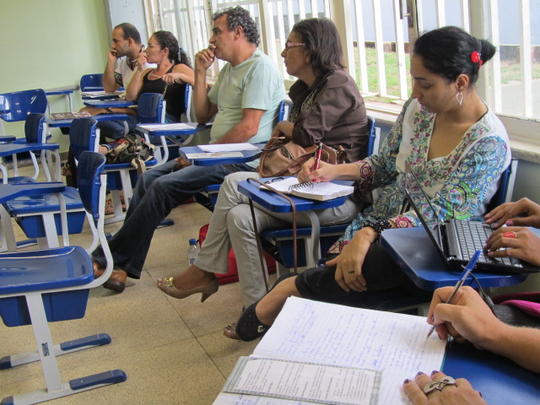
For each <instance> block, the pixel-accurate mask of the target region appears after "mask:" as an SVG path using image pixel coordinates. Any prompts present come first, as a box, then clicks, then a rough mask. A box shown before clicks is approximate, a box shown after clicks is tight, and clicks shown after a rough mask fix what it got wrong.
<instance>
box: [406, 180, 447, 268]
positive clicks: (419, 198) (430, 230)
mask: <svg viewBox="0 0 540 405" xmlns="http://www.w3.org/2000/svg"><path fill="white" fill-rule="evenodd" d="M404 183H405V184H404V191H405V195H406V196H407V199H408V200H409V203H410V204H411V207H412V208H413V209H414V211H415V212H416V215H417V216H418V219H419V220H420V222H421V223H422V226H423V227H424V229H425V230H426V232H427V234H428V236H429V238H430V240H431V242H432V243H433V246H435V248H436V249H437V251H438V252H439V254H440V255H441V257H442V258H443V259H444V260H446V259H447V258H446V255H445V254H444V242H443V236H442V226H441V225H442V223H441V221H440V219H439V215H438V214H437V211H436V209H435V207H434V206H433V204H432V203H431V201H430V198H429V196H428V195H427V194H426V192H425V191H424V189H423V188H422V186H421V184H420V182H419V180H418V178H417V177H416V175H414V174H413V173H412V172H408V173H406V174H405V182H404ZM422 208H425V209H427V211H428V213H429V214H428V215H429V217H428V216H426V215H424V214H422Z"/></svg>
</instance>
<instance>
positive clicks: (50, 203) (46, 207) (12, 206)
mask: <svg viewBox="0 0 540 405" xmlns="http://www.w3.org/2000/svg"><path fill="white" fill-rule="evenodd" d="M62 195H63V196H64V199H65V201H66V208H67V209H68V210H82V209H84V207H83V203H82V201H81V198H80V196H79V192H78V191H77V189H76V188H73V187H66V189H65V191H64V192H62ZM5 205H6V208H7V210H8V212H9V213H10V214H12V215H27V214H34V213H40V212H50V211H59V210H60V203H59V201H58V197H57V196H56V195H55V194H43V195H39V196H24V197H17V198H14V199H13V200H10V201H8V202H7V203H6V204H5Z"/></svg>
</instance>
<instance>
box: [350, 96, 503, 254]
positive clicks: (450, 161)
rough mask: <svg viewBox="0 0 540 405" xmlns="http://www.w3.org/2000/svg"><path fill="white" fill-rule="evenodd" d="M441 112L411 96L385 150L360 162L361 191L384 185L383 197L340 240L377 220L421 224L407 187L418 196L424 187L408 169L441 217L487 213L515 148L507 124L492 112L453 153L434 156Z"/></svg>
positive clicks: (430, 213) (424, 211)
mask: <svg viewBox="0 0 540 405" xmlns="http://www.w3.org/2000/svg"><path fill="white" fill-rule="evenodd" d="M435 117H436V114H434V113H431V112H429V111H427V110H426V109H424V108H423V107H422V106H421V105H420V104H419V103H418V102H417V101H416V99H410V100H409V101H408V102H407V103H406V104H405V105H404V107H403V110H402V111H401V114H400V115H399V117H398V120H397V121H396V123H395V124H394V126H393V128H392V130H391V131H390V133H389V134H388V136H387V137H386V139H385V140H384V142H383V144H382V145H381V148H380V151H379V153H378V154H377V155H372V156H370V157H368V158H366V159H364V160H361V161H359V162H356V164H357V165H358V166H359V170H360V176H361V180H359V181H358V182H357V184H356V186H357V192H367V191H371V190H374V189H378V190H377V192H378V198H377V199H376V201H375V202H374V203H373V205H371V206H369V207H367V208H366V209H364V210H363V211H361V212H360V213H359V214H358V215H357V217H356V218H355V219H354V220H353V221H352V222H351V224H350V225H349V226H348V227H347V229H346V231H345V234H344V235H343V236H342V238H341V239H340V242H341V243H340V244H343V243H347V241H349V240H351V239H352V237H353V235H354V234H355V232H356V231H357V230H359V229H361V228H362V227H364V226H365V224H366V223H370V222H371V223H373V221H380V220H386V219H390V220H392V221H393V222H394V224H395V225H396V226H397V227H400V228H405V227H410V226H419V225H420V221H419V219H418V217H417V215H416V213H415V212H414V211H413V210H412V209H410V207H409V204H408V203H407V200H406V196H405V193H404V191H403V189H404V187H405V186H407V190H408V191H409V192H410V193H411V194H412V195H414V193H415V191H416V192H418V186H417V185H415V184H410V183H411V181H410V179H409V181H407V182H406V181H405V179H406V176H405V175H404V174H405V173H406V172H409V171H412V172H413V173H414V174H415V176H416V178H417V179H418V180H419V183H420V184H421V186H422V188H423V189H424V191H425V192H426V193H427V194H428V196H429V197H430V199H431V203H432V206H433V207H434V209H435V211H436V213H437V215H438V217H439V219H440V220H448V219H451V218H458V219H465V218H469V217H471V216H478V215H481V214H483V213H484V211H485V208H486V204H487V203H488V202H489V200H490V199H491V197H492V196H493V195H494V194H495V192H496V190H497V186H498V180H499V177H500V175H501V173H502V172H503V171H504V169H505V168H506V167H507V166H508V165H509V164H510V159H511V151H510V146H509V142H508V135H507V133H506V130H505V128H504V126H503V124H502V123H501V121H500V120H499V119H498V118H497V116H496V115H495V114H494V113H493V112H491V111H488V112H487V113H486V114H484V116H482V118H480V119H479V120H478V121H477V122H476V123H475V124H473V125H472V126H471V127H470V128H469V129H468V130H467V132H466V133H465V135H464V136H463V139H462V140H461V142H460V143H459V144H458V145H457V146H456V148H455V149H454V150H453V151H452V152H450V153H449V154H448V155H447V156H442V157H439V158H435V159H431V160H428V152H429V146H430V141H431V134H432V131H433V124H434V122H435ZM413 198H414V197H413ZM424 200H425V199H424ZM414 201H415V202H416V199H414ZM418 208H419V209H420V211H421V212H422V214H423V215H424V216H425V217H426V218H428V219H429V218H433V217H434V215H435V214H434V213H433V210H432V209H431V208H430V207H429V206H428V204H427V202H425V203H423V204H422V203H420V204H419V207H418Z"/></svg>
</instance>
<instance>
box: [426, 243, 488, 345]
mask: <svg viewBox="0 0 540 405" xmlns="http://www.w3.org/2000/svg"><path fill="white" fill-rule="evenodd" d="M481 254H482V251H481V250H480V249H478V250H477V251H476V252H474V254H473V256H472V257H471V259H470V260H469V263H467V265H466V266H465V268H464V273H463V276H462V277H461V279H459V281H458V282H457V283H456V285H455V287H454V291H452V294H451V295H450V297H449V298H448V299H447V300H446V302H445V304H451V303H452V300H453V299H454V297H455V296H456V294H457V292H458V290H459V289H460V288H461V287H462V286H463V284H465V281H467V278H468V277H469V274H471V271H473V270H474V268H475V266H476V262H478V259H479V258H480V255H481ZM436 327H437V325H433V326H432V327H431V330H430V331H429V333H428V335H427V338H429V337H430V336H431V335H432V334H433V331H434V330H435V328H436Z"/></svg>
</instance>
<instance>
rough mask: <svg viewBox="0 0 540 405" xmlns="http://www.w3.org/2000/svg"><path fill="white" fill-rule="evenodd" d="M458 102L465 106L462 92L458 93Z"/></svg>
mask: <svg viewBox="0 0 540 405" xmlns="http://www.w3.org/2000/svg"><path fill="white" fill-rule="evenodd" d="M456 101H457V103H458V104H459V105H460V106H461V105H463V93H462V92H461V91H458V92H457V93H456Z"/></svg>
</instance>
